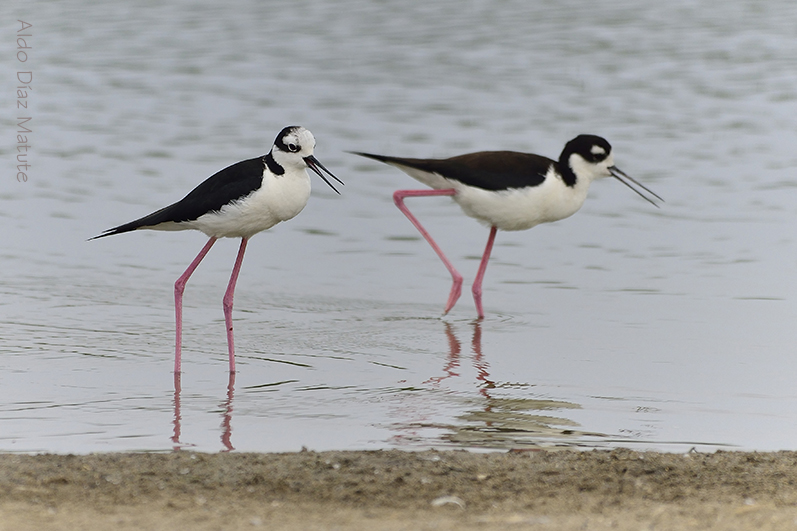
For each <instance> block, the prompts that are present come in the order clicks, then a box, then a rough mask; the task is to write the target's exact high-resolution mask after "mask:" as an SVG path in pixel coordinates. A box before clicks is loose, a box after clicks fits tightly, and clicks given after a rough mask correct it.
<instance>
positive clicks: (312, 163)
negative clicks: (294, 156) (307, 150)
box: [304, 155, 343, 195]
mask: <svg viewBox="0 0 797 531" xmlns="http://www.w3.org/2000/svg"><path fill="white" fill-rule="evenodd" d="M304 161H305V162H306V163H307V166H308V167H309V168H310V169H311V170H313V171H314V172H315V173H316V174H317V175H318V176H319V177H321V178H322V179H323V180H324V182H325V183H327V184H328V185H329V187H330V188H332V189H333V190H335V193H337V194H338V195H340V192H338V190H337V188H335V187H334V186H332V183H331V182H329V181H328V180H327V178H326V177H324V174H323V173H321V170H324V171H325V172H327V173H328V174H329V176H330V177H332V178H333V179H335V180H336V181H338V182H339V183H340V184H343V181H341V180H340V179H338V178H337V177H335V176H334V175H333V174H332V172H331V171H329V170H328V169H326V168H325V167H324V165H323V164H321V163H320V162H318V159H317V158H315V157H314V156H312V155H310V156H309V157H304Z"/></svg>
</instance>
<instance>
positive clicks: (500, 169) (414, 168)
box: [354, 135, 663, 318]
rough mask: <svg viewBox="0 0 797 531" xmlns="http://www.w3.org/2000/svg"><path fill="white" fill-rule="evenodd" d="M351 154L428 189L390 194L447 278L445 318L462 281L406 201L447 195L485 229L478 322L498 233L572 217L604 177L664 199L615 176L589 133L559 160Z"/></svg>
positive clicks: (495, 154) (499, 154)
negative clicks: (449, 281) (395, 170)
mask: <svg viewBox="0 0 797 531" xmlns="http://www.w3.org/2000/svg"><path fill="white" fill-rule="evenodd" d="M354 153H355V154H356V155H362V156H363V157H368V158H371V159H375V160H378V161H380V162H384V163H386V164H390V165H392V166H395V167H397V168H398V169H400V170H401V171H403V172H404V173H406V174H408V175H410V176H411V177H414V178H415V179H417V180H419V181H420V182H422V183H423V184H425V185H427V186H430V187H431V188H433V190H398V191H396V192H395V193H394V194H393V200H394V201H395V203H396V206H397V207H398V208H399V209H400V210H401V211H402V212H403V213H404V215H405V216H407V218H409V220H410V221H411V222H412V224H413V225H415V227H416V228H417V229H418V230H419V231H420V232H421V234H422V235H423V237H424V238H426V241H428V242H429V244H430V245H431V246H432V248H433V249H434V250H435V252H436V253H437V255H438V256H439V257H440V259H441V260H442V261H443V263H444V264H445V266H446V268H447V269H448V271H449V273H451V277H452V278H453V281H454V283H453V285H452V287H451V293H450V294H449V296H448V303H447V304H446V308H445V312H444V313H448V312H449V310H451V308H453V307H454V304H455V303H456V302H457V299H459V296H460V293H461V291H462V275H460V274H459V272H457V270H456V269H455V268H454V266H453V265H452V264H451V262H450V261H449V260H448V258H446V256H445V254H443V251H442V250H441V249H440V247H439V246H438V245H437V244H436V243H435V241H434V240H433V239H432V237H431V236H430V235H429V233H428V232H427V231H426V229H424V228H423V226H422V225H421V223H420V222H419V221H418V219H417V218H416V217H415V216H414V215H413V214H412V213H411V212H410V211H409V209H408V208H407V207H406V206H405V205H404V198H405V197H419V196H437V195H448V196H452V197H453V199H454V201H456V202H457V203H458V204H459V206H460V207H461V208H462V210H463V211H464V212H465V214H467V215H468V216H471V217H473V218H476V219H477V220H479V221H481V222H483V223H485V224H487V225H489V226H490V236H489V238H488V239H487V247H486V248H485V250H484V255H483V256H482V259H481V263H480V264H479V270H478V273H477V274H476V279H475V280H474V282H473V299H474V301H475V302H476V310H477V311H478V313H479V318H482V317H484V311H483V309H482V301H481V293H482V288H481V286H482V280H483V278H484V272H485V270H486V269H487V261H488V260H489V259H490V252H491V251H492V247H493V242H494V240H495V234H496V231H497V230H498V229H501V230H526V229H530V228H532V227H534V226H535V225H539V224H540V223H550V222H552V221H558V220H560V219H564V218H566V217H569V216H572V215H573V214H575V213H576V212H577V211H578V209H579V208H581V205H583V204H584V200H585V199H586V197H587V189H588V188H589V184H590V183H591V182H592V181H594V180H595V179H601V178H603V177H615V178H617V179H618V180H619V181H620V182H622V183H623V184H625V185H626V186H628V187H630V188H631V189H632V190H634V191H635V192H636V193H638V194H639V195H640V196H642V197H643V198H644V199H646V200H647V201H649V202H650V203H652V204H653V205H654V206H658V205H656V203H655V202H654V201H653V200H652V199H650V198H648V197H647V196H645V195H644V194H642V192H640V191H639V190H637V189H636V188H634V187H633V186H632V185H631V183H633V184H635V185H637V186H639V187H640V188H642V189H643V190H645V191H646V192H648V193H650V194H651V195H653V197H655V198H656V199H658V200H660V201H663V199H661V198H660V197H659V196H658V195H656V194H655V193H654V192H652V191H650V190H648V189H647V188H646V187H645V186H643V185H642V184H640V183H639V182H637V181H635V180H634V179H632V178H631V177H629V176H628V175H626V174H625V173H623V172H622V171H620V170H619V169H618V168H617V167H616V166H615V165H614V158H613V157H612V147H611V145H609V142H607V141H606V140H605V139H603V138H601V137H599V136H594V135H579V136H578V137H576V138H574V139H573V140H571V141H570V142H568V143H567V144H566V145H565V148H564V149H563V150H562V154H561V155H560V156H559V160H558V161H555V160H551V159H549V158H547V157H543V156H540V155H534V154H531V153H518V152H515V151H482V152H479V153H469V154H467V155H460V156H458V157H451V158H448V159H411V158H401V157H390V156H385V155H374V154H371V153H361V152H354ZM624 179H625V180H624Z"/></svg>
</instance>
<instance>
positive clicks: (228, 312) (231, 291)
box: [224, 238, 249, 373]
mask: <svg viewBox="0 0 797 531" xmlns="http://www.w3.org/2000/svg"><path fill="white" fill-rule="evenodd" d="M247 241H249V240H248V239H247V238H241V247H240V249H238V257H237V258H236V259H235V265H234V266H233V268H232V275H230V283H229V285H227V292H226V293H225V294H224V322H225V323H226V325H227V350H228V351H229V353H230V372H233V373H234V372H235V345H234V343H233V337H232V299H233V296H234V295H235V283H236V282H238V273H239V272H240V271H241V263H243V261H244V252H245V251H246V242H247Z"/></svg>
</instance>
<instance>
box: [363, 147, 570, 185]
mask: <svg viewBox="0 0 797 531" xmlns="http://www.w3.org/2000/svg"><path fill="white" fill-rule="evenodd" d="M357 155H362V156H364V157H368V158H372V159H374V160H378V161H380V162H385V163H387V164H398V165H401V166H407V167H409V168H415V169H418V170H421V171H425V172H429V173H437V174H439V175H442V176H443V177H445V178H446V179H453V180H456V181H459V182H461V183H463V184H467V185H468V186H474V187H476V188H482V189H484V190H490V191H498V190H508V189H510V188H528V187H532V186H539V185H540V184H542V182H543V181H545V174H546V173H548V170H549V169H550V168H551V165H554V166H556V165H557V163H556V161H553V160H551V159H549V158H547V157H543V156H540V155H534V154H531V153H519V152H517V151H480V152H478V153H468V154H467V155H459V156H457V157H451V158H448V159H409V158H401V157H389V156H385V155H373V154H371V153H357Z"/></svg>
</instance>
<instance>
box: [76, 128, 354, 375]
mask: <svg viewBox="0 0 797 531" xmlns="http://www.w3.org/2000/svg"><path fill="white" fill-rule="evenodd" d="M314 147H315V138H313V134H312V133H311V132H310V131H308V130H307V129H305V128H303V127H298V126H291V127H286V128H285V129H283V130H282V131H280V134H279V135H277V138H276V140H274V147H272V148H271V151H270V152H269V153H268V154H266V155H264V156H262V157H258V158H255V159H250V160H244V161H241V162H238V163H236V164H233V165H232V166H229V167H228V168H225V169H223V170H221V171H219V172H218V173H216V174H214V175H213V176H211V177H209V178H208V179H207V180H206V181H205V182H203V183H202V184H200V185H199V186H197V187H196V188H194V189H193V190H192V191H191V193H189V194H188V195H187V196H185V197H184V198H183V199H181V200H180V201H178V202H176V203H174V204H173V205H169V206H167V207H165V208H162V209H160V210H158V211H157V212H153V213H152V214H150V215H148V216H144V217H143V218H141V219H137V220H135V221H131V222H130V223H125V224H124V225H119V226H118V227H116V228H113V229H108V230H106V231H105V232H103V233H102V234H100V235H99V236H95V237H94V238H90V239H92V240H94V239H97V238H102V237H104V236H112V235H114V234H121V233H123V232H129V231H133V230H137V229H154V230H187V229H196V230H199V231H202V232H204V233H205V234H206V235H207V236H209V237H210V240H208V242H207V243H206V244H205V246H204V247H203V248H202V250H201V251H199V254H198V255H197V256H196V258H194V261H193V262H191V265H189V266H188V269H186V270H185V273H183V274H182V276H180V278H178V279H177V281H176V282H175V283H174V312H175V319H176V322H177V338H176V341H175V349H174V371H175V373H177V374H179V373H180V350H181V342H182V328H183V291H184V290H185V284H186V283H187V282H188V279H189V278H190V277H191V274H192V273H193V272H194V270H195V269H196V268H197V266H198V265H199V262H201V261H202V259H203V258H204V257H205V255H206V254H207V253H208V251H209V250H210V248H211V247H212V246H213V244H214V243H215V242H216V240H217V239H218V238H241V247H240V249H239V250H238V257H237V258H236V259H235V265H234V266H233V269H232V275H231V276H230V283H229V285H228V286H227V291H226V292H225V294H224V320H225V322H226V325H227V348H228V350H229V355H230V372H235V348H234V346H233V334H232V302H233V295H234V293H235V283H236V281H237V280H238V272H239V271H240V269H241V262H242V261H243V258H244V251H245V250H246V243H247V241H248V240H249V238H251V237H252V236H254V235H255V234H257V233H258V232H260V231H264V230H266V229H269V228H271V227H273V226H274V225H276V224H277V223H279V222H280V221H287V220H289V219H291V218H293V217H294V216H296V215H297V214H298V213H299V212H301V211H302V209H303V208H304V206H305V205H306V204H307V199H308V198H309V197H310V177H309V176H308V174H307V171H306V170H307V168H308V167H309V168H310V169H311V170H313V171H314V172H315V173H316V174H318V176H319V177H321V179H323V180H324V182H325V183H327V184H328V185H329V186H330V188H332V189H333V190H335V192H338V191H337V190H336V189H335V187H334V186H333V185H332V183H330V182H329V181H328V180H327V179H326V177H324V174H323V173H321V170H323V171H325V172H327V173H328V174H329V175H330V176H331V177H332V178H333V179H335V180H336V181H338V182H339V183H340V184H343V181H341V180H340V179H338V178H337V177H335V176H334V175H332V172H330V171H329V170H328V169H326V168H325V167H324V166H323V165H322V164H321V163H320V162H318V160H317V159H316V158H315V157H314V156H313V148H314ZM338 193H340V192H338Z"/></svg>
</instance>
